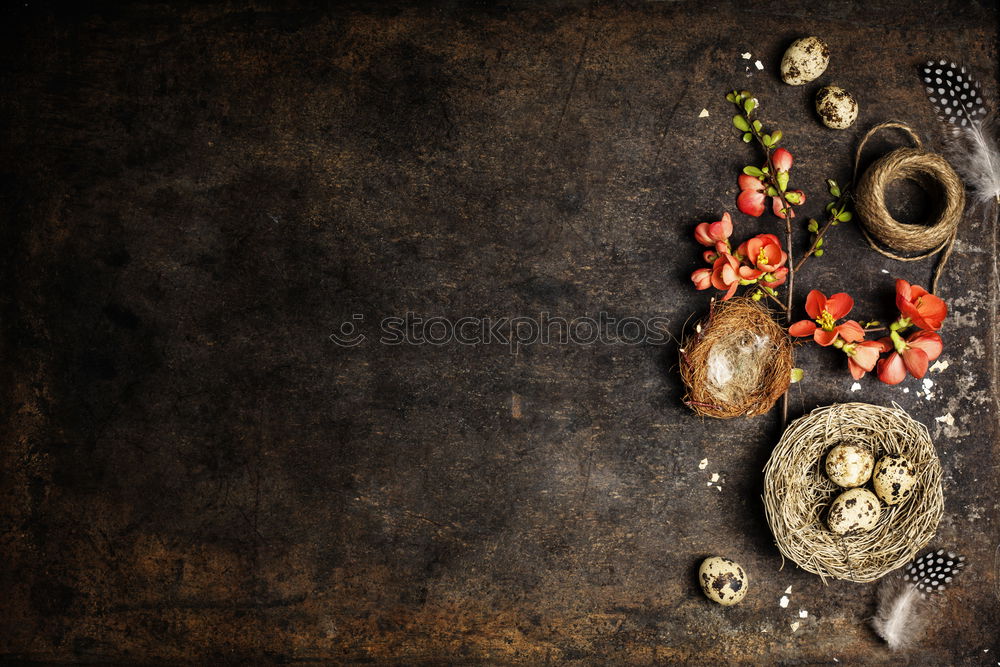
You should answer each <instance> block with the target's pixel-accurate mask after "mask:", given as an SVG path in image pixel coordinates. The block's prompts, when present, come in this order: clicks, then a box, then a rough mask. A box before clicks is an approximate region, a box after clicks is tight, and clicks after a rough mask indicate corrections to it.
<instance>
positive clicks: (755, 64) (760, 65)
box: [754, 60, 764, 69]
mask: <svg viewBox="0 0 1000 667" xmlns="http://www.w3.org/2000/svg"><path fill="white" fill-rule="evenodd" d="M754 67H756V68H757V69H764V63H762V62H761V61H759V60H758V61H756V62H754Z"/></svg>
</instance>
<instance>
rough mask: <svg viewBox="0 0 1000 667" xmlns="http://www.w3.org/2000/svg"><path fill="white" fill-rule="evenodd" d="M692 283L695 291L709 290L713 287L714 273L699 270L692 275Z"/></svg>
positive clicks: (707, 270)
mask: <svg viewBox="0 0 1000 667" xmlns="http://www.w3.org/2000/svg"><path fill="white" fill-rule="evenodd" d="M691 282H693V283H694V288H695V289H699V290H702V289H708V288H709V287H711V286H712V271H711V270H709V269H698V270H697V271H695V272H694V273H692V274H691Z"/></svg>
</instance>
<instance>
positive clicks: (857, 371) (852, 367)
mask: <svg viewBox="0 0 1000 667" xmlns="http://www.w3.org/2000/svg"><path fill="white" fill-rule="evenodd" d="M847 370H849V371H851V377H852V378H854V379H855V380H860V379H861V378H863V377H864V376H865V369H864V368H862V367H861V366H860V365H858V363H857V362H855V361H854V359H852V358H851V357H848V358H847ZM868 370H871V369H870V368H869V369H868Z"/></svg>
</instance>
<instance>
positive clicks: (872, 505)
mask: <svg viewBox="0 0 1000 667" xmlns="http://www.w3.org/2000/svg"><path fill="white" fill-rule="evenodd" d="M881 515H882V506H881V505H880V504H879V502H878V498H876V497H875V494H874V493H872V492H871V491H869V490H868V489H848V490H847V491H844V492H843V493H842V494H840V495H839V496H837V498H836V499H835V500H834V501H833V503H832V504H831V505H830V514H829V515H828V516H827V524H828V525H829V526H830V530H832V531H833V532H835V533H836V534H837V535H856V534H858V533H867V532H868V531H869V530H871V529H872V528H874V527H875V524H877V523H878V519H879V517H880V516H881Z"/></svg>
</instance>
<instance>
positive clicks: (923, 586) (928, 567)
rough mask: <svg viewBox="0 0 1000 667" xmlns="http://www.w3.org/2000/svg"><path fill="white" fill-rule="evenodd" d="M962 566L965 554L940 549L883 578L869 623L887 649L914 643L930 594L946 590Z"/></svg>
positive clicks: (930, 598) (900, 647)
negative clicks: (874, 610)
mask: <svg viewBox="0 0 1000 667" xmlns="http://www.w3.org/2000/svg"><path fill="white" fill-rule="evenodd" d="M963 567H965V556H958V555H956V554H954V553H952V552H950V551H945V550H944V549H939V550H938V551H929V552H927V553H926V554H924V555H923V556H921V557H920V558H917V559H916V560H915V561H913V562H912V563H910V564H909V565H907V566H906V567H905V568H904V570H903V572H902V573H898V572H894V573H892V574H890V575H889V576H887V577H886V578H885V579H883V580H882V583H881V584H880V585H879V592H878V595H879V603H878V613H877V614H876V615H875V618H873V619H872V626H873V627H874V628H875V631H876V632H878V634H879V636H880V637H882V639H884V640H885V641H886V643H887V644H888V645H889V648H891V649H893V650H895V651H898V650H900V649H904V648H907V647H909V646H912V645H914V644H915V643H916V642H917V640H918V639H919V638H920V635H921V634H922V633H923V631H924V628H925V627H926V625H927V620H928V619H927V611H928V607H930V603H931V600H932V599H933V596H934V595H935V594H936V593H940V592H942V591H943V590H945V588H947V587H948V586H949V585H950V584H951V583H952V581H953V580H954V578H955V575H956V574H958V572H959V570H961V569H962V568H963Z"/></svg>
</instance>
